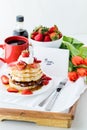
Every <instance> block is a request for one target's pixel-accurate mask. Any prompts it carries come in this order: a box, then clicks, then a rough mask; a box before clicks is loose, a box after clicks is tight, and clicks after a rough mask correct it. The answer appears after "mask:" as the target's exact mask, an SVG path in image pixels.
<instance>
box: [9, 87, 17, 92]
mask: <svg viewBox="0 0 87 130" xmlns="http://www.w3.org/2000/svg"><path fill="white" fill-rule="evenodd" d="M7 91H8V92H12V93H18V92H19V91H18V89H16V88H11V87H9V88H7Z"/></svg>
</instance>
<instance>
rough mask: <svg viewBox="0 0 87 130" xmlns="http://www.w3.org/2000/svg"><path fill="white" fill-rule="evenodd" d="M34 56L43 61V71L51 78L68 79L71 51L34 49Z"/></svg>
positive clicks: (44, 48)
mask: <svg viewBox="0 0 87 130" xmlns="http://www.w3.org/2000/svg"><path fill="white" fill-rule="evenodd" d="M34 56H35V57H37V58H38V59H40V60H42V63H41V66H42V69H43V71H44V72H45V73H46V74H48V75H50V76H57V77H67V73H68V63H69V50H66V49H58V48H46V47H34Z"/></svg>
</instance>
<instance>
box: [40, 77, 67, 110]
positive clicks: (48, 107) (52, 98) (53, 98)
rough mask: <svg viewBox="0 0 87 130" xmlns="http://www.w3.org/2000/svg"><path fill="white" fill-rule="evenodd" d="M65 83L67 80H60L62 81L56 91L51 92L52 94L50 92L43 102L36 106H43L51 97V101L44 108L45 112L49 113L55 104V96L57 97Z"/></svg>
mask: <svg viewBox="0 0 87 130" xmlns="http://www.w3.org/2000/svg"><path fill="white" fill-rule="evenodd" d="M66 83H67V79H64V80H62V81H61V82H60V83H59V84H58V86H57V88H56V90H54V91H52V92H51V93H50V94H49V95H48V96H47V97H46V98H45V99H44V100H43V101H41V102H40V103H39V104H38V105H39V106H40V107H42V106H44V105H45V103H46V102H47V101H48V99H49V98H50V97H51V96H52V97H51V100H50V101H49V103H48V104H47V106H46V108H45V109H46V110H47V111H50V110H51V109H52V106H53V104H54V103H55V101H56V99H57V96H58V95H59V92H60V91H61V89H62V88H63V86H64V85H65V84H66Z"/></svg>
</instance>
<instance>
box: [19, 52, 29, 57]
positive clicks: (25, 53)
mask: <svg viewBox="0 0 87 130" xmlns="http://www.w3.org/2000/svg"><path fill="white" fill-rule="evenodd" d="M21 55H22V57H29V55H30V53H29V51H28V50H24V51H22V54H21Z"/></svg>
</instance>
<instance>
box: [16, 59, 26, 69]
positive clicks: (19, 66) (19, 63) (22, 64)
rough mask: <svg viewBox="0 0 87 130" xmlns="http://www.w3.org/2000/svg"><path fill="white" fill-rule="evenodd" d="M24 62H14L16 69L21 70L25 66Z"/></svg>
mask: <svg viewBox="0 0 87 130" xmlns="http://www.w3.org/2000/svg"><path fill="white" fill-rule="evenodd" d="M26 65H27V64H26V63H25V62H24V61H19V62H18V63H17V64H16V67H17V69H18V70H23V69H25V68H26Z"/></svg>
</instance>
